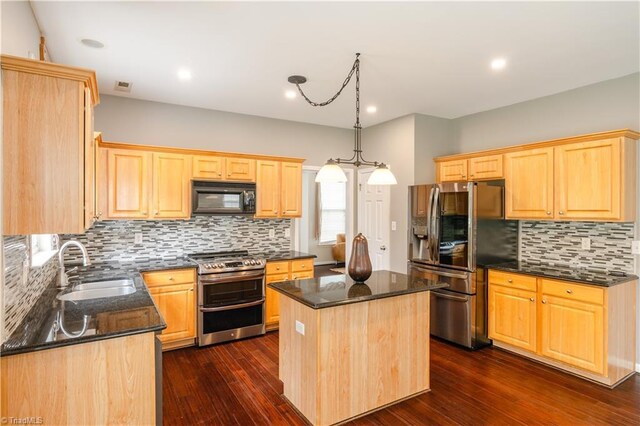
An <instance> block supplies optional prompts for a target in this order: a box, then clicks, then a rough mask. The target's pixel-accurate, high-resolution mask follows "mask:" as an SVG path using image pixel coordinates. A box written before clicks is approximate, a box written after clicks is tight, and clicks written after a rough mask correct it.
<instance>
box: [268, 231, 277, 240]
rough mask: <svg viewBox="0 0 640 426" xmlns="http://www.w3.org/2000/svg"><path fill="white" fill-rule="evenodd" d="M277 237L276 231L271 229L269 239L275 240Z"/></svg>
mask: <svg viewBox="0 0 640 426" xmlns="http://www.w3.org/2000/svg"><path fill="white" fill-rule="evenodd" d="M275 237H276V231H275V230H273V229H269V238H275Z"/></svg>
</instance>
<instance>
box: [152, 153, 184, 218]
mask: <svg viewBox="0 0 640 426" xmlns="http://www.w3.org/2000/svg"><path fill="white" fill-rule="evenodd" d="M152 176H153V198H152V205H153V210H152V217H153V218H157V219H184V218H188V217H189V216H190V214H191V210H190V207H191V206H190V201H191V185H190V179H191V157H190V156H188V155H180V154H166V153H163V152H158V153H154V154H153V171H152Z"/></svg>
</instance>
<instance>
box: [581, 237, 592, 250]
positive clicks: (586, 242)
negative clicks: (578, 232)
mask: <svg viewBox="0 0 640 426" xmlns="http://www.w3.org/2000/svg"><path fill="white" fill-rule="evenodd" d="M582 250H591V238H582Z"/></svg>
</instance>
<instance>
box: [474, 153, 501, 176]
mask: <svg viewBox="0 0 640 426" xmlns="http://www.w3.org/2000/svg"><path fill="white" fill-rule="evenodd" d="M501 177H504V173H503V170H502V155H486V156H484V157H477V158H471V159H469V179H470V180H480V179H498V178H501Z"/></svg>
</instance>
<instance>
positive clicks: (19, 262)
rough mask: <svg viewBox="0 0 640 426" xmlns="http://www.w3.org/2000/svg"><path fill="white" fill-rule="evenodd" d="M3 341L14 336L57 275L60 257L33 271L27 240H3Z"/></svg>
mask: <svg viewBox="0 0 640 426" xmlns="http://www.w3.org/2000/svg"><path fill="white" fill-rule="evenodd" d="M3 243H4V306H5V311H4V337H5V338H7V337H9V336H10V335H11V333H13V331H14V330H15V329H16V327H17V326H18V325H20V323H21V322H22V320H23V319H24V317H25V316H26V315H27V313H28V312H29V310H31V308H32V307H33V305H34V304H35V303H36V301H37V300H38V298H39V297H40V295H41V294H42V292H43V291H44V289H45V288H46V287H47V286H48V285H49V284H51V283H52V281H53V279H54V278H55V275H56V272H57V271H58V263H57V257H56V256H54V257H53V258H51V259H49V261H48V262H47V263H45V264H44V265H43V266H41V267H38V268H31V267H30V259H29V256H30V246H29V237H28V236H24V235H21V236H11V237H4V239H3Z"/></svg>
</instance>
